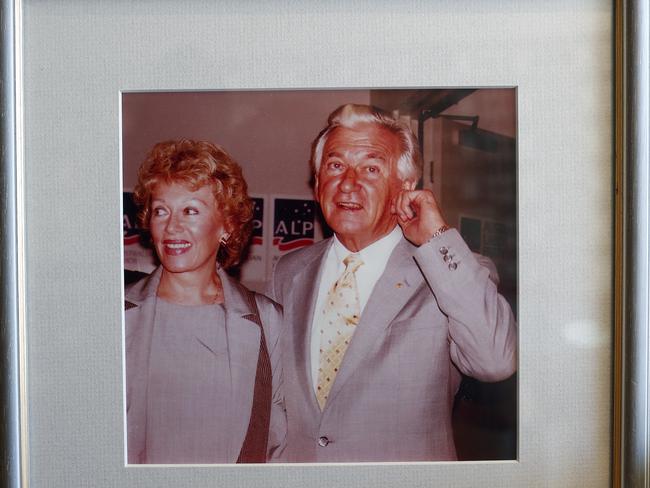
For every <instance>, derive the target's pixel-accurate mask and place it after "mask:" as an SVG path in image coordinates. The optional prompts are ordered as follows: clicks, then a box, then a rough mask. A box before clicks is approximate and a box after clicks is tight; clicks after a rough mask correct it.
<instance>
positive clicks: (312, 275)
mask: <svg viewBox="0 0 650 488" xmlns="http://www.w3.org/2000/svg"><path fill="white" fill-rule="evenodd" d="M322 242H323V244H322V245H320V246H319V244H314V250H315V251H316V252H315V253H314V254H312V255H310V256H309V258H307V259H306V260H305V261H303V263H302V266H301V270H300V271H299V272H298V273H297V274H296V275H295V277H294V279H293V280H292V282H291V293H292V294H293V297H292V298H290V299H289V300H286V299H285V303H290V304H293V305H294V306H293V309H292V310H291V312H290V313H291V315H290V316H288V315H289V314H288V313H287V312H288V310H287V308H285V321H286V322H287V323H289V324H292V326H293V328H294V334H293V340H294V343H293V357H294V360H295V363H294V368H295V371H296V372H297V375H298V380H299V382H300V385H301V391H302V392H303V393H304V394H305V396H306V397H308V398H309V400H308V401H309V403H310V405H311V406H312V408H314V409H316V410H317V411H320V407H319V406H318V402H317V400H316V394H315V393H314V385H313V383H312V375H311V323H312V320H313V317H314V307H315V306H316V300H317V298H318V285H319V283H320V278H321V274H322V268H323V266H322V264H323V259H324V258H325V256H326V255H327V251H328V250H329V248H330V245H331V241H330V240H327V241H322ZM316 246H319V247H316Z"/></svg>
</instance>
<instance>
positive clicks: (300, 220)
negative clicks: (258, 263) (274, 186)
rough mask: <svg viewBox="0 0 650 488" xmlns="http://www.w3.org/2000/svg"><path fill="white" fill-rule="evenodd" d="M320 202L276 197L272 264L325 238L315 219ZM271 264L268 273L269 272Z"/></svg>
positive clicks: (270, 261)
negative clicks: (285, 255)
mask: <svg viewBox="0 0 650 488" xmlns="http://www.w3.org/2000/svg"><path fill="white" fill-rule="evenodd" d="M317 208H318V207H317V204H316V202H315V201H314V200H313V199H312V198H304V197H285V196H274V197H273V243H272V246H271V252H270V255H271V258H270V260H269V266H270V267H272V266H273V265H274V264H275V262H276V261H277V260H278V259H279V258H280V257H281V256H283V255H284V254H286V253H288V252H291V251H293V250H295V249H300V248H301V247H305V246H310V245H312V244H313V243H314V242H316V241H319V240H321V239H322V238H323V234H322V230H321V228H320V225H319V224H318V222H317V220H316V214H317ZM270 272H271V271H270V268H269V269H267V273H269V276H270Z"/></svg>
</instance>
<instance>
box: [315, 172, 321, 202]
mask: <svg viewBox="0 0 650 488" xmlns="http://www.w3.org/2000/svg"><path fill="white" fill-rule="evenodd" d="M314 200H316V203H320V200H319V199H318V175H316V176H314Z"/></svg>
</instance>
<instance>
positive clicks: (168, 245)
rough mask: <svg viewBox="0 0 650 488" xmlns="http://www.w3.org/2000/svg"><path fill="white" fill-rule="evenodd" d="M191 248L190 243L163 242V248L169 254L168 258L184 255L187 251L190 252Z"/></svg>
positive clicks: (179, 241) (178, 241)
mask: <svg viewBox="0 0 650 488" xmlns="http://www.w3.org/2000/svg"><path fill="white" fill-rule="evenodd" d="M191 247H192V244H191V243H189V242H188V241H181V240H166V241H163V248H164V250H165V254H167V255H168V256H178V255H180V254H184V253H186V252H187V251H189V250H190V248H191Z"/></svg>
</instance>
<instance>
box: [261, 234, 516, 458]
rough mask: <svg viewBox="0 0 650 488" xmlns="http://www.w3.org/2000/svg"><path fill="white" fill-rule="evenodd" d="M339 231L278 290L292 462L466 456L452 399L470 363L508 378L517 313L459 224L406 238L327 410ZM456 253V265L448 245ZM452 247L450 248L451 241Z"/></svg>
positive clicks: (296, 258) (291, 269)
mask: <svg viewBox="0 0 650 488" xmlns="http://www.w3.org/2000/svg"><path fill="white" fill-rule="evenodd" d="M330 244H331V242H330V240H325V241H322V242H320V243H317V244H315V245H313V246H311V247H308V248H303V249H300V250H298V251H296V252H294V253H291V254H288V255H286V256H285V257H283V258H282V259H280V260H279V262H278V263H277V265H276V268H275V272H274V279H273V282H272V285H271V289H270V290H269V293H270V295H271V296H272V298H274V299H275V300H277V301H278V302H279V303H281V304H282V305H283V307H284V318H285V323H286V326H285V327H286V331H285V334H284V339H283V361H284V391H285V402H286V407H287V419H288V428H289V431H288V437H287V449H286V451H285V460H286V461H289V462H355V461H425V460H453V459H455V458H456V453H455V448H454V441H453V436H452V427H451V409H452V404H453V399H454V395H455V393H456V391H457V389H458V386H459V383H460V379H461V374H460V372H462V373H464V374H467V375H469V376H472V377H475V378H477V379H479V380H482V381H497V380H502V379H505V378H507V377H509V376H510V375H512V374H513V373H514V371H515V369H516V343H517V334H516V324H515V320H514V316H513V314H512V311H511V309H510V306H509V305H508V304H507V303H506V301H505V299H503V297H501V296H500V295H498V294H497V290H496V286H495V285H494V283H493V282H492V281H491V280H490V279H489V271H488V269H487V268H486V267H484V266H482V265H481V264H480V263H479V261H478V260H477V257H476V256H475V255H473V254H472V252H471V251H470V250H469V248H468V247H467V245H466V244H465V242H464V241H463V240H462V238H461V237H460V235H459V234H458V232H456V231H455V230H450V231H448V232H445V233H443V234H442V235H441V236H439V237H437V238H435V239H432V241H430V242H429V243H427V244H424V245H422V246H420V247H419V248H418V247H415V246H413V245H412V244H410V243H409V242H408V241H406V240H405V239H402V241H401V242H400V243H399V244H398V245H397V247H396V248H395V250H394V251H393V253H392V255H391V257H390V259H389V261H388V264H387V266H386V270H385V271H384V273H383V275H382V276H381V277H380V279H379V281H378V282H377V284H376V285H375V288H374V289H373V291H372V294H371V295H370V298H369V300H368V303H367V305H366V307H365V309H364V311H363V313H362V316H361V319H360V323H359V325H358V326H357V329H356V332H355V334H354V336H353V338H352V341H351V342H350V346H349V348H348V350H347V352H346V354H345V357H344V358H343V362H342V364H341V367H340V370H339V373H338V375H337V377H336V379H335V381H334V384H333V386H332V390H331V392H330V395H329V399H328V402H327V404H326V405H325V408H324V410H323V411H322V412H321V411H320V409H319V407H318V403H317V401H316V396H315V394H314V387H313V385H312V380H311V372H310V369H311V359H310V339H311V331H310V328H311V322H312V317H313V314H314V306H315V305H314V304H315V301H316V295H317V291H318V283H319V281H320V269H321V262H322V261H323V259H324V257H325V256H326V252H327V250H328V248H329V246H330ZM443 247H444V248H446V249H447V250H448V254H449V255H453V261H454V262H455V263H456V267H455V269H453V266H452V267H450V266H449V263H448V262H445V261H444V259H443V257H444V255H443V254H442V253H441V248H443ZM443 251H444V250H443Z"/></svg>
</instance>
